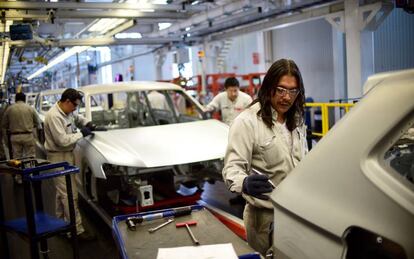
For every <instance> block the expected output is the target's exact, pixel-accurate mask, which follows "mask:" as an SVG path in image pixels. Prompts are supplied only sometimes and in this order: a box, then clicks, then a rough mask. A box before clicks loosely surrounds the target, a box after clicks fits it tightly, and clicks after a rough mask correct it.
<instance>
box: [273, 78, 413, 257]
mask: <svg viewBox="0 0 414 259" xmlns="http://www.w3.org/2000/svg"><path fill="white" fill-rule="evenodd" d="M365 89H366V90H367V92H368V93H367V94H366V95H365V96H364V97H363V98H362V100H361V101H360V102H359V103H357V104H356V105H355V107H354V108H352V109H351V111H350V112H349V113H348V114H346V116H345V117H344V118H342V119H341V120H340V121H339V122H338V123H337V124H336V125H335V126H334V127H333V128H332V129H331V130H330V131H329V133H328V134H327V135H326V136H325V137H324V138H322V140H321V141H320V142H319V143H318V144H317V145H316V147H315V148H314V149H312V150H311V152H310V153H309V154H308V155H307V156H306V157H305V158H304V159H303V160H302V161H301V163H300V164H299V165H298V166H297V167H296V168H295V169H294V170H293V171H292V172H291V174H290V175H289V176H288V177H287V178H286V179H285V180H284V181H283V182H282V183H281V184H280V185H279V186H278V188H277V189H276V190H275V191H274V193H273V194H272V196H271V199H272V202H273V204H274V222H275V227H274V239H273V240H274V243H273V247H274V250H275V251H276V256H275V258H285V257H287V258H318V259H321V258H327V259H328V258H329V259H332V258H414V232H413V230H414V183H413V177H414V160H413V158H414V156H413V152H414V142H413V141H412V140H411V141H410V140H409V138H408V141H403V142H404V143H403V142H401V141H402V140H401V136H402V135H403V133H406V132H410V128H412V127H413V123H414V70H407V71H401V72H394V73H384V74H379V75H376V76H372V77H370V78H369V79H368V81H367V82H366V85H365ZM401 143H403V144H401ZM396 149H398V150H399V151H398V152H395V150H396ZM402 162H404V163H405V164H402Z"/></svg>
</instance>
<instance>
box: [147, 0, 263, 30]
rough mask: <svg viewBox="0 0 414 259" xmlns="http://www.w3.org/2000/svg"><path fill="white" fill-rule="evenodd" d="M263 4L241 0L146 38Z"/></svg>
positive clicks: (250, 0) (194, 16) (202, 13)
mask: <svg viewBox="0 0 414 259" xmlns="http://www.w3.org/2000/svg"><path fill="white" fill-rule="evenodd" d="M261 4H263V1H252V0H241V1H236V2H232V3H230V4H225V5H222V6H219V7H217V8H214V9H212V10H208V11H204V12H201V13H199V14H195V15H193V16H191V17H190V18H189V19H188V20H185V21H183V22H179V23H176V24H173V25H172V26H170V27H168V28H167V29H164V30H161V31H158V32H154V33H151V34H148V35H147V36H148V37H165V36H168V35H170V34H174V33H175V32H177V31H180V30H185V29H186V28H189V27H193V26H197V25H199V24H202V23H204V22H209V21H212V20H214V19H216V18H219V17H221V16H225V15H230V14H232V13H234V12H236V11H240V10H244V9H246V8H251V7H257V6H260V5H261Z"/></svg>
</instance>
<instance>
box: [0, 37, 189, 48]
mask: <svg viewBox="0 0 414 259" xmlns="http://www.w3.org/2000/svg"><path fill="white" fill-rule="evenodd" d="M191 40H192V41H194V40H196V39H191ZM1 41H4V42H9V44H10V45H11V46H16V47H32V46H51V47H59V48H61V47H73V46H109V45H159V44H166V43H174V42H181V41H183V39H182V38H180V37H172V38H171V37H160V38H141V39H115V38H89V39H66V40H59V41H51V40H46V41H45V42H42V43H39V42H36V41H22V40H18V41H5V40H0V42H1Z"/></svg>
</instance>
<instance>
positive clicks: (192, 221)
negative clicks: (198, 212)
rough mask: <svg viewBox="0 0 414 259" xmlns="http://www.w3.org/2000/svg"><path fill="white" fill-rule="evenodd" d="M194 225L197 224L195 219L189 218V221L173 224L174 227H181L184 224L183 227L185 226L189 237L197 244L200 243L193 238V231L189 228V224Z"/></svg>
mask: <svg viewBox="0 0 414 259" xmlns="http://www.w3.org/2000/svg"><path fill="white" fill-rule="evenodd" d="M195 225H197V221H195V220H191V221H186V222H181V223H177V224H175V227H176V228H182V227H184V226H185V227H186V228H187V231H188V234H190V237H191V239H192V240H193V242H194V244H195V245H199V244H200V242H198V240H197V239H196V238H195V236H194V234H193V232H192V231H191V229H190V226H195Z"/></svg>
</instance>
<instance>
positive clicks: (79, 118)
mask: <svg viewBox="0 0 414 259" xmlns="http://www.w3.org/2000/svg"><path fill="white" fill-rule="evenodd" d="M74 117H75V124H76V125H81V126H82V127H83V126H85V125H86V123H88V122H89V121H88V120H87V119H86V118H85V117H83V116H82V115H80V114H76V115H74Z"/></svg>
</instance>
